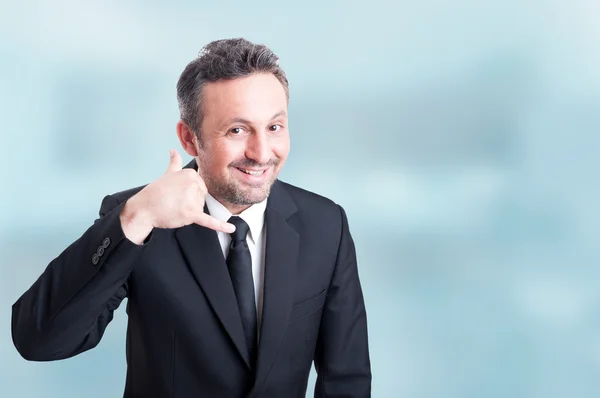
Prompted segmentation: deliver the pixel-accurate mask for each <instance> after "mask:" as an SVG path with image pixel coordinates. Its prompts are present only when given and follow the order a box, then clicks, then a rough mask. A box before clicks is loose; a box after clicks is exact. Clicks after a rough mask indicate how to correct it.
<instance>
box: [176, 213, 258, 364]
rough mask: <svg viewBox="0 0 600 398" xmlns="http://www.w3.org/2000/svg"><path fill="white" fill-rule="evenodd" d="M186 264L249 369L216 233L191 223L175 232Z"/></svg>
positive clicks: (235, 303) (241, 330) (240, 322)
mask: <svg viewBox="0 0 600 398" xmlns="http://www.w3.org/2000/svg"><path fill="white" fill-rule="evenodd" d="M175 236H176V237H177V240H178V242H179V245H180V247H181V250H182V251H183V253H184V255H185V257H186V259H187V262H188V264H189V266H190V268H191V270H192V273H193V274H194V277H195V278H196V280H197V281H198V284H200V286H201V287H202V290H203V291H204V294H205V295H206V298H207V299H208V301H209V302H210V304H211V306H212V307H213V310H214V311H215V313H216V314H217V317H218V318H219V320H220V321H221V324H222V325H223V327H224V328H225V330H226V331H227V333H228V334H229V336H230V337H231V340H232V341H233V344H234V345H235V346H236V348H237V349H238V351H239V353H240V355H241V356H242V358H243V359H244V361H245V362H246V364H247V365H248V366H250V365H249V364H250V361H249V358H248V350H247V348H246V341H245V340H244V330H243V329H242V321H241V318H240V312H239V309H238V306H237V302H236V300H235V293H234V291H233V286H232V284H231V278H230V277H229V272H228V271H227V264H226V263H225V259H224V258H223V252H221V246H220V244H219V239H218V237H217V233H216V232H215V231H213V230H211V229H208V228H204V227H202V226H200V225H196V224H192V225H188V226H186V227H183V228H179V229H178V230H177V231H176V232H175Z"/></svg>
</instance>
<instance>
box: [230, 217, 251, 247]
mask: <svg viewBox="0 0 600 398" xmlns="http://www.w3.org/2000/svg"><path fill="white" fill-rule="evenodd" d="M227 222H228V223H230V224H233V225H235V231H233V232H232V233H231V239H232V240H233V241H237V242H239V241H244V240H246V235H248V231H249V230H250V227H249V226H248V224H247V223H246V221H244V220H242V219H241V218H240V217H238V216H232V217H231V218H229V220H228V221H227Z"/></svg>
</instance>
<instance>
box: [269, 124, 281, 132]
mask: <svg viewBox="0 0 600 398" xmlns="http://www.w3.org/2000/svg"><path fill="white" fill-rule="evenodd" d="M282 128H283V127H282V126H281V124H273V125H272V126H270V127H269V130H271V131H279V130H281V129H282Z"/></svg>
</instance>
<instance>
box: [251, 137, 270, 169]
mask: <svg viewBox="0 0 600 398" xmlns="http://www.w3.org/2000/svg"><path fill="white" fill-rule="evenodd" d="M246 157H247V158H248V159H252V160H254V161H255V162H257V163H260V164H261V165H264V164H266V163H268V162H269V160H271V148H270V147H269V140H268V139H267V137H266V134H265V133H263V132H254V133H253V134H251V135H250V136H249V137H248V140H247V141H246Z"/></svg>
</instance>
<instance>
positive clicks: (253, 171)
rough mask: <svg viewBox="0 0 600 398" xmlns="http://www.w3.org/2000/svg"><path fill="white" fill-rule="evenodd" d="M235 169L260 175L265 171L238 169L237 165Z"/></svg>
mask: <svg viewBox="0 0 600 398" xmlns="http://www.w3.org/2000/svg"><path fill="white" fill-rule="evenodd" d="M236 169H238V170H239V171H241V172H243V173H246V174H249V175H251V176H261V175H263V174H264V173H265V171H266V170H249V169H240V168H239V167H236Z"/></svg>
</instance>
